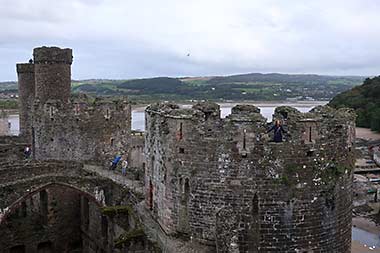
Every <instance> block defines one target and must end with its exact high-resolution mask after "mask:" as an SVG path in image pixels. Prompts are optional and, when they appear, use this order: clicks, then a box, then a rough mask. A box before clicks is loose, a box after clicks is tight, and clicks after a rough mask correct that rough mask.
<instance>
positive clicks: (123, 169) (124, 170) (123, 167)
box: [110, 155, 128, 176]
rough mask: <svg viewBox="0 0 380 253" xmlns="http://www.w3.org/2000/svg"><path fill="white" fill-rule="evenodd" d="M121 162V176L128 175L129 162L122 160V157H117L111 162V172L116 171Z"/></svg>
mask: <svg viewBox="0 0 380 253" xmlns="http://www.w3.org/2000/svg"><path fill="white" fill-rule="evenodd" d="M120 162H121V174H122V175H123V176H125V175H127V168H128V161H127V159H123V160H122V159H121V156H120V155H116V156H115V158H114V159H113V160H112V162H111V166H110V170H115V169H116V168H117V165H118V164H119V163H120Z"/></svg>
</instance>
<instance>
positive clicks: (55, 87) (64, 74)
mask: <svg viewBox="0 0 380 253" xmlns="http://www.w3.org/2000/svg"><path fill="white" fill-rule="evenodd" d="M33 56H34V65H35V68H34V70H35V85H36V93H35V95H36V99H38V100H39V101H40V103H45V102H46V101H47V100H49V99H56V100H61V101H62V102H64V103H66V102H68V100H69V98H70V88H71V63H72V61H73V56H72V50H71V49H69V48H65V49H61V48H58V47H38V48H35V49H34V50H33Z"/></svg>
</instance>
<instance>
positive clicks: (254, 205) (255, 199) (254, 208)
mask: <svg viewBox="0 0 380 253" xmlns="http://www.w3.org/2000/svg"><path fill="white" fill-rule="evenodd" d="M258 214H259V199H258V197H257V194H255V196H254V197H253V199H252V215H253V216H257V215H258Z"/></svg>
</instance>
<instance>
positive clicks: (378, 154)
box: [373, 147, 380, 166]
mask: <svg viewBox="0 0 380 253" xmlns="http://www.w3.org/2000/svg"><path fill="white" fill-rule="evenodd" d="M373 160H374V161H375V163H376V164H377V166H380V147H377V149H376V150H374V151H373Z"/></svg>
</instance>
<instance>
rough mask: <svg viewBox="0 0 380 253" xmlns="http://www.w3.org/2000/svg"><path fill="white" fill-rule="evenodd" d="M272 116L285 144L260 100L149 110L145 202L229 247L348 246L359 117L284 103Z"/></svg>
mask: <svg viewBox="0 0 380 253" xmlns="http://www.w3.org/2000/svg"><path fill="white" fill-rule="evenodd" d="M274 119H275V120H276V119H278V120H281V122H282V124H283V128H284V130H285V132H284V133H283V141H282V142H273V141H272V139H273V137H272V136H271V134H272V133H269V135H268V130H269V127H270V126H269V125H268V123H267V122H266V119H265V118H264V117H263V116H262V115H261V114H260V110H259V108H257V107H255V106H252V105H238V106H235V107H234V108H232V110H231V114H230V115H228V116H227V117H226V118H221V117H220V108H219V106H218V105H217V104H214V103H202V104H197V105H194V106H193V107H192V108H180V107H179V106H177V105H173V104H156V105H152V106H149V107H148V108H147V109H146V135H145V156H146V164H147V166H146V170H145V186H146V188H147V189H146V193H147V195H146V201H147V205H148V207H149V208H151V209H152V214H153V215H154V217H155V218H156V219H157V221H158V222H159V223H160V225H161V226H162V228H163V229H164V230H165V231H166V232H167V233H169V234H176V233H181V234H188V235H191V236H192V237H193V238H194V239H196V240H198V241H200V242H202V243H207V244H214V245H215V244H216V245H217V248H218V251H221V252H225V251H227V249H228V247H229V245H230V244H231V243H232V242H235V243H236V244H237V245H238V247H239V249H241V251H244V252H245V251H246V250H247V249H250V250H253V251H254V252H255V250H256V251H257V250H258V249H260V250H262V251H267V250H268V251H269V250H270V249H273V248H275V249H276V250H278V251H281V252H287V251H300V252H303V251H305V252H309V251H313V250H322V251H328V250H330V249H331V247H334V249H337V251H339V252H349V249H350V243H349V238H350V236H351V234H350V229H351V216H350V215H351V186H352V174H353V167H354V159H355V158H354V150H353V148H352V146H353V142H354V136H355V124H354V122H355V121H354V120H355V116H354V114H353V113H352V112H350V111H349V110H343V109H342V110H335V109H332V108H330V107H328V106H324V107H316V108H314V109H313V110H311V111H310V112H308V113H301V112H299V111H298V110H297V109H295V108H291V107H284V106H282V107H278V108H276V110H275V112H274ZM322 224H323V225H322ZM301 225H302V226H303V227H304V229H302V230H300V229H298V226H301ZM305 231H308V232H305ZM337 231H341V232H337ZM342 231H344V232H342ZM327 235H328V236H327ZM321 238H325V239H323V240H322V241H321ZM337 242H338V243H337Z"/></svg>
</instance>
